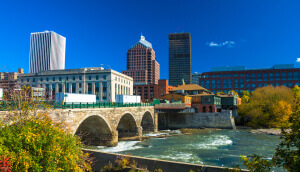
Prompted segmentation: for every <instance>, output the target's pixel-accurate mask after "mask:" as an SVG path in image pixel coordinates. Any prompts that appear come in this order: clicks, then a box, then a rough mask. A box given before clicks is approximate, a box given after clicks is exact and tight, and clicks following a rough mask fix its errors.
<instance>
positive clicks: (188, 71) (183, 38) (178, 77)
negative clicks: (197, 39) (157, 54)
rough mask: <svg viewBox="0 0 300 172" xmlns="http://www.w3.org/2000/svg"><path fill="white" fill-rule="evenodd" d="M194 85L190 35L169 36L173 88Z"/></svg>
mask: <svg viewBox="0 0 300 172" xmlns="http://www.w3.org/2000/svg"><path fill="white" fill-rule="evenodd" d="M182 79H184V82H185V83H186V84H191V83H192V52H191V34H190V33H171V34H169V82H170V85H171V86H177V85H181V84H182Z"/></svg>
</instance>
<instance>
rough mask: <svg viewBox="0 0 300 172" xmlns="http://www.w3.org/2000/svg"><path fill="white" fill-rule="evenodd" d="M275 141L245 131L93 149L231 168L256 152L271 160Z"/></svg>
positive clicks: (209, 132) (277, 137) (177, 137)
mask: <svg viewBox="0 0 300 172" xmlns="http://www.w3.org/2000/svg"><path fill="white" fill-rule="evenodd" d="M178 132H179V131H178ZM166 133H167V132H166ZM160 134H162V133H160ZM148 135H151V134H148ZM152 135H154V134H152ZM279 142H280V138H279V136H275V135H265V134H254V133H251V132H249V130H203V132H201V133H197V134H190V135H184V134H182V135H175V136H172V137H167V138H151V139H147V140H144V141H120V142H119V144H118V146H117V147H102V146H99V147H93V149H96V150H100V151H104V152H113V153H120V154H131V155H136V156H141V157H147V158H155V159H164V160H172V161H181V162H187V163H194V164H204V165H213V166H229V167H234V166H236V165H238V164H239V165H240V167H243V168H245V167H244V166H243V165H242V164H241V162H240V161H239V158H240V155H252V154H253V153H256V154H258V155H260V156H265V157H269V158H271V157H272V155H274V153H275V148H276V147H277V145H278V144H279ZM274 171H282V169H275V170H274Z"/></svg>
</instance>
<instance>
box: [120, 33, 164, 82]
mask: <svg viewBox="0 0 300 172" xmlns="http://www.w3.org/2000/svg"><path fill="white" fill-rule="evenodd" d="M159 70H160V68H159V64H158V62H157V61H156V60H155V51H154V50H153V48H152V44H151V43H150V42H148V41H147V40H146V39H145V37H144V36H141V38H140V40H139V41H137V42H136V43H135V44H133V45H132V46H131V48H130V49H129V50H128V52H127V70H126V71H123V74H125V75H128V76H130V77H132V78H133V82H134V84H143V85H145V84H158V80H159Z"/></svg>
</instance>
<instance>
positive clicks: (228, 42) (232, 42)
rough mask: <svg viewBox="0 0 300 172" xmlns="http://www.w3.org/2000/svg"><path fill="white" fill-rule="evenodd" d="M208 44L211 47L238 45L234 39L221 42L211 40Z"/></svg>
mask: <svg viewBox="0 0 300 172" xmlns="http://www.w3.org/2000/svg"><path fill="white" fill-rule="evenodd" d="M207 44H208V46H210V47H227V48H233V47H235V45H236V44H235V42H234V41H225V42H221V43H216V42H209V43H207Z"/></svg>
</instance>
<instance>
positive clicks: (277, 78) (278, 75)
mask: <svg viewBox="0 0 300 172" xmlns="http://www.w3.org/2000/svg"><path fill="white" fill-rule="evenodd" d="M275 80H276V81H279V80H280V73H278V72H277V73H275Z"/></svg>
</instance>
